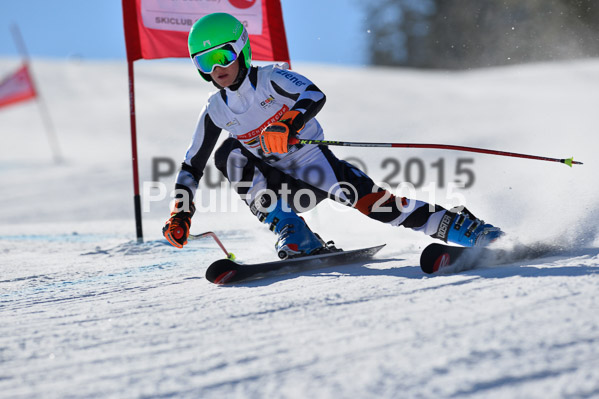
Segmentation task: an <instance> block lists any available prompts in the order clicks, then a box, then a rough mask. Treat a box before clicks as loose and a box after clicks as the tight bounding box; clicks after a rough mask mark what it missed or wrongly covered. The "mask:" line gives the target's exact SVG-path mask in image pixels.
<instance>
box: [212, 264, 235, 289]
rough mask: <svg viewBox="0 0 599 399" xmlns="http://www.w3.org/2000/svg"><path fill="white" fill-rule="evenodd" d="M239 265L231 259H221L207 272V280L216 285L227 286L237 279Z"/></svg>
mask: <svg viewBox="0 0 599 399" xmlns="http://www.w3.org/2000/svg"><path fill="white" fill-rule="evenodd" d="M237 271H238V264H237V263H235V262H233V261H231V260H229V259H220V260H217V261H216V262H214V263H212V264H211V265H210V266H209V267H208V269H207V270H206V280H208V281H210V282H211V283H214V284H219V285H222V284H227V283H229V282H230V281H231V279H233V278H234V277H235V275H236V274H237Z"/></svg>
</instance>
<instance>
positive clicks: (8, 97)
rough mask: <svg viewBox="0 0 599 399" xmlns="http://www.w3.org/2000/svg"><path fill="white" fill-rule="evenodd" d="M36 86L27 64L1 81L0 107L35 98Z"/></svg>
mask: <svg viewBox="0 0 599 399" xmlns="http://www.w3.org/2000/svg"><path fill="white" fill-rule="evenodd" d="M35 96H36V94H35V87H34V86H33V80H32V79H31V76H30V75H29V68H28V67H27V64H25V65H23V66H22V67H21V68H19V70H17V71H16V72H15V73H13V74H12V75H10V76H8V77H7V78H5V79H4V80H3V81H2V82H0V107H3V106H5V105H10V104H14V103H18V102H19V101H25V100H29V99H30V98H35Z"/></svg>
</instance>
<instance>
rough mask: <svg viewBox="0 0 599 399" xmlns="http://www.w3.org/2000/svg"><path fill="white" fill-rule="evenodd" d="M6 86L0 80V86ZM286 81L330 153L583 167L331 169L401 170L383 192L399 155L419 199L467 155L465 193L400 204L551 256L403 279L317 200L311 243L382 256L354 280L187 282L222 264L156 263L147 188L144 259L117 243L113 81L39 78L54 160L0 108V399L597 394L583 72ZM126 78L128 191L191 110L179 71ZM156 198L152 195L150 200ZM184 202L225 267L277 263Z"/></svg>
mask: <svg viewBox="0 0 599 399" xmlns="http://www.w3.org/2000/svg"><path fill="white" fill-rule="evenodd" d="M16 65H18V62H17V61H16V60H11V59H3V60H0V72H1V73H2V75H5V74H7V73H8V71H10V70H13V69H14V68H15V67H16ZM295 67H296V69H297V70H298V71H299V72H301V73H304V74H306V75H307V76H309V77H310V78H311V79H312V80H313V81H314V82H316V84H317V85H318V86H319V87H320V88H321V89H323V91H325V93H326V94H327V98H328V101H327V105H326V106H325V108H324V109H323V111H322V113H321V115H320V116H319V119H320V121H321V122H322V124H323V126H324V128H325V132H326V136H327V138H329V139H339V140H352V141H395V142H430V143H446V144H456V145H467V146H477V147H486V148H493V149H498V150H505V151H512V152H521V153H527V154H535V155H544V156H550V157H556V158H565V157H570V156H572V155H573V156H574V157H575V160H580V161H582V162H584V163H585V164H584V165H583V166H574V167H573V168H568V167H567V166H564V165H560V164H557V163H549V162H540V161H531V160H522V159H515V158H504V157H494V156H490V155H479V154H467V153H450V152H443V151H438V150H402V149H388V150H380V149H376V150H374V149H356V148H351V149H349V148H337V149H334V152H335V153H336V154H337V155H338V156H339V157H341V158H348V157H354V158H358V159H359V160H360V161H361V162H363V164H364V165H366V166H367V168H368V172H369V174H370V175H371V176H372V177H373V178H374V179H375V180H377V181H381V180H383V179H385V177H386V176H388V175H389V174H390V173H391V172H392V169H391V168H390V165H387V167H386V168H385V167H383V166H382V162H383V161H384V160H385V159H387V158H394V159H397V160H399V161H400V162H401V168H402V169H401V170H400V173H399V174H397V175H396V176H393V177H392V179H391V180H392V181H401V180H403V179H404V178H405V174H404V172H405V168H406V164H407V161H408V159H410V158H417V159H420V160H422V162H424V165H425V169H424V171H425V173H426V182H427V183H428V182H429V181H433V180H435V178H436V176H437V169H435V168H433V167H431V166H430V164H431V163H433V162H436V161H438V160H439V159H440V158H442V159H443V160H444V162H445V164H444V173H445V180H446V181H447V182H449V181H453V180H455V179H460V178H462V179H463V178H464V175H460V176H458V175H456V166H457V162H458V159H459V158H471V159H473V160H474V161H472V162H471V163H467V164H465V166H468V167H470V168H471V169H472V170H473V173H474V176H475V181H474V184H473V185H472V187H470V188H468V189H457V190H455V189H453V188H450V187H449V186H448V184H445V187H443V188H439V187H437V186H438V185H436V184H433V185H432V186H427V185H426V184H425V185H424V186H423V187H422V188H421V190H415V191H414V193H413V196H417V197H418V198H422V199H428V198H429V196H430V195H434V198H435V200H436V201H437V202H439V203H441V204H443V205H446V206H450V205H457V203H456V202H460V201H459V198H460V197H461V198H463V199H464V200H465V202H466V205H467V206H468V208H469V209H470V210H471V211H473V212H474V213H475V214H477V215H479V216H481V217H482V218H484V219H485V220H487V221H488V222H491V223H494V224H496V225H499V226H501V227H502V228H503V229H504V230H506V231H507V232H508V234H509V236H510V237H518V241H521V242H525V243H527V242H535V241H537V240H544V241H549V242H555V241H558V242H560V243H561V244H562V245H564V246H565V247H566V251H565V253H563V254H562V255H560V256H553V257H548V258H543V259H537V260H532V261H526V262H519V263H517V264H509V265H503V266H497V267H485V266H484V265H483V266H481V267H480V268H477V269H475V270H471V271H467V272H463V273H460V274H457V275H441V276H434V277H431V276H426V275H423V273H422V272H421V271H420V268H419V267H418V259H419V254H420V251H421V250H422V248H424V246H425V245H427V244H428V243H430V242H432V239H430V238H428V237H426V236H423V235H421V234H419V233H416V232H412V231H409V230H406V229H394V228H392V227H389V226H385V225H381V224H378V223H376V222H374V221H371V220H367V219H366V218H365V217H363V216H362V215H360V214H359V213H358V212H355V211H352V210H346V209H343V208H342V207H340V206H336V205H332V204H329V203H323V204H321V205H319V207H318V208H317V209H316V210H315V211H311V212H309V213H307V214H306V219H307V221H308V222H309V224H310V226H311V227H312V228H313V229H314V230H316V231H317V232H318V233H320V234H321V235H322V236H323V237H325V238H326V239H332V240H335V242H336V243H337V244H338V245H339V246H341V247H343V248H348V249H351V248H358V247H364V246H370V245H376V244H379V243H382V242H386V243H387V244H388V245H387V247H386V248H385V249H384V250H383V251H382V252H381V253H380V255H378V256H377V258H376V259H374V260H373V261H371V262H368V263H363V264H357V265H348V266H344V267H337V268H330V269H324V270H316V271H310V272H305V273H297V274H293V275H289V276H282V277H275V278H270V279H266V280H260V281H255V282H252V283H246V284H241V285H239V286H234V287H233V286H232V287H219V286H215V285H212V284H210V283H208V282H207V281H206V280H205V279H204V272H205V269H206V267H207V266H208V265H209V264H210V262H211V261H213V260H215V259H218V258H220V257H222V256H223V253H222V251H221V250H220V249H219V248H218V247H217V246H216V244H215V243H214V242H212V241H211V240H210V239H205V240H198V241H193V242H190V243H189V244H188V245H187V246H186V247H185V248H184V249H183V250H177V249H175V248H173V247H171V246H169V245H168V244H167V243H166V241H165V240H164V239H163V238H162V237H161V233H160V229H161V227H162V224H163V223H164V221H165V220H166V218H167V217H168V210H167V209H168V202H169V200H170V198H168V197H167V198H165V199H164V200H161V201H155V202H149V201H148V198H149V196H152V195H153V196H156V195H158V194H159V191H158V189H150V188H149V186H148V187H146V190H147V191H146V193H145V195H144V201H143V202H144V204H145V205H146V206H147V207H148V208H149V210H148V211H147V212H144V215H143V216H144V234H145V242H144V243H143V244H136V243H135V240H134V238H135V231H134V222H133V201H132V196H133V192H132V188H131V180H132V177H131V161H130V139H129V125H128V97H127V74H126V65H125V64H124V63H114V62H63V61H48V60H36V61H34V64H33V71H34V73H35V76H36V78H37V81H38V85H39V88H40V91H41V93H42V95H43V97H44V101H45V102H46V104H47V106H48V109H49V111H50V113H51V115H52V118H53V123H54V125H55V127H56V131H57V135H58V137H59V140H60V145H61V149H62V151H63V153H64V154H65V158H66V161H65V162H64V163H63V164H60V165H55V164H54V163H53V162H52V154H51V153H50V151H49V148H48V145H47V142H46V137H45V132H44V129H43V125H42V121H41V119H40V116H39V114H38V109H37V105H36V103H35V102H31V103H26V104H22V105H18V106H13V107H11V108H6V109H3V110H0V130H1V132H2V133H1V134H0V156H1V157H0V187H2V195H1V196H0V221H1V224H0V229H1V230H0V397H1V398H37V397H44V398H109V397H117V398H123V397H144V398H159V397H160V398H163V397H176V398H187V397H189V398H198V397H201V398H398V397H401V398H452V397H458V398H594V397H599V360H598V359H599V317H598V316H597V314H599V313H598V311H599V297H598V296H597V292H599V291H598V288H599V273H598V272H599V249H598V248H599V240H598V238H599V237H598V234H597V233H598V228H597V226H598V224H599V201H598V200H597V197H598V194H599V193H598V191H599V187H598V185H597V177H596V176H597V172H598V168H597V162H596V155H595V153H596V148H597V145H598V144H599V139H598V138H597V135H596V126H597V125H598V123H599V116H598V114H597V112H596V108H597V104H599V91H597V90H596V87H597V84H599V60H586V61H571V62H561V63H548V64H530V65H525V66H514V67H505V68H494V69H482V70H474V71H467V72H422V71H413V70H402V69H384V68H362V69H357V68H340V67H334V68H331V67H330V66H319V65H297V66H295ZM135 68H136V79H137V80H136V89H137V100H138V102H137V115H138V128H139V152H140V160H139V165H140V173H141V179H142V181H145V182H149V181H150V180H151V176H152V158H154V157H167V158H171V159H173V160H175V161H176V162H177V163H178V162H180V160H181V159H182V157H183V155H184V153H185V149H186V148H187V145H188V143H189V140H190V137H191V133H192V131H193V128H194V126H195V122H196V119H197V115H198V112H199V110H200V109H201V107H202V106H203V104H204V101H205V99H206V96H207V95H208V93H209V92H210V91H211V90H212V89H211V86H210V85H207V84H205V82H203V81H202V80H201V79H200V78H199V77H198V76H197V73H196V72H194V71H193V68H192V67H191V66H190V65H188V64H187V63H179V62H156V61H153V62H139V63H137V64H136V67H135ZM223 138H224V137H223ZM414 173H415V172H414ZM210 176H211V179H212V180H213V181H217V176H218V175H217V173H216V172H215V169H214V167H213V166H212V170H211V174H210ZM173 179H174V176H172V175H171V176H168V177H163V178H161V179H160V182H161V183H163V184H164V185H165V187H166V188H167V190H169V191H170V190H171V188H172V185H173ZM427 187H428V189H429V191H426V189H427ZM205 192H206V196H205V197H204V201H203V202H201V201H200V202H199V205H201V206H203V207H204V208H205V209H204V211H203V212H199V213H198V214H197V215H196V216H195V217H194V220H193V225H192V231H193V232H195V233H200V232H204V231H215V232H216V233H217V235H218V236H219V237H220V239H221V240H222V241H223V243H224V245H225V246H226V247H227V250H228V251H231V252H233V253H235V254H236V255H237V257H238V259H239V260H241V261H244V262H252V261H265V260H270V259H274V256H275V255H274V251H273V248H272V245H273V243H274V236H273V235H272V233H270V232H269V231H268V230H267V229H266V228H265V227H264V226H261V225H260V224H259V223H258V222H257V221H256V220H255V219H254V217H253V216H252V215H251V214H250V213H249V212H248V211H247V209H246V208H245V206H244V205H243V204H242V203H241V202H240V201H239V200H238V199H237V197H236V195H235V194H232V193H231V191H230V189H228V188H226V187H225V189H224V190H220V189H219V190H212V191H210V192H209V190H205ZM210 194H212V195H213V196H214V198H213V201H212V202H211V204H215V203H217V204H218V206H216V207H214V209H212V211H208V210H207V209H209V206H208V205H209V203H208V202H206V200H207V199H208V198H209V195H210ZM456 195H457V197H456ZM512 240H515V239H514V238H512ZM504 245H509V243H508V244H504Z"/></svg>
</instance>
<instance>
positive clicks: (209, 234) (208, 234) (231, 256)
mask: <svg viewBox="0 0 599 399" xmlns="http://www.w3.org/2000/svg"><path fill="white" fill-rule="evenodd" d="M204 237H212V238H214V241H216V243H217V244H218V246H219V247H220V249H222V250H223V252H224V253H225V255H227V259H230V260H235V255H234V254H233V252H229V251H227V250H226V249H225V246H224V245H223V243H222V242H221V241H220V240H219V239H218V237H217V236H216V234H214V233H213V232H211V231H207V232H205V233H202V234H190V235H189V239H190V240H200V239H202V238H204Z"/></svg>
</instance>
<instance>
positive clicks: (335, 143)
mask: <svg viewBox="0 0 599 399" xmlns="http://www.w3.org/2000/svg"><path fill="white" fill-rule="evenodd" d="M289 144H319V145H327V146H331V145H333V146H345V147H383V148H433V149H438V150H452V151H467V152H478V153H481V154H491V155H501V156H504V157H515V158H526V159H536V160H538V161H550V162H559V163H563V164H566V165H568V166H569V167H572V165H582V162H579V161H575V160H574V157H572V158H565V159H559V158H549V157H543V156H538V155H527V154H519V153H516V152H507V151H497V150H488V149H484V148H475V147H464V146H459V145H448V144H415V143H363V142H352V141H330V140H304V139H297V138H292V139H290V140H289Z"/></svg>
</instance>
